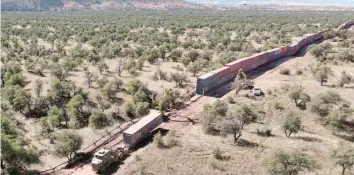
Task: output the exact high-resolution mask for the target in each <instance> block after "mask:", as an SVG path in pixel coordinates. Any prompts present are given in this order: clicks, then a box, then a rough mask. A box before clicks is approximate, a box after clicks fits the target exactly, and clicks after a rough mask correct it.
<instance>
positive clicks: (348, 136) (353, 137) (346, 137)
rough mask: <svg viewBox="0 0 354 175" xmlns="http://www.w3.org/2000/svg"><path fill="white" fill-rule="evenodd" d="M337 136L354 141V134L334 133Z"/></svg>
mask: <svg viewBox="0 0 354 175" xmlns="http://www.w3.org/2000/svg"><path fill="white" fill-rule="evenodd" d="M334 135H335V136H337V137H339V138H341V139H344V140H347V141H350V142H354V135H351V136H350V135H345V134H337V133H334Z"/></svg>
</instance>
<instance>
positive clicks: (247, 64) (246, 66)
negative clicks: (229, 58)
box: [240, 57, 251, 72]
mask: <svg viewBox="0 0 354 175" xmlns="http://www.w3.org/2000/svg"><path fill="white" fill-rule="evenodd" d="M240 60H241V68H242V70H243V72H248V71H250V70H251V60H250V59H249V57H246V58H242V59H240Z"/></svg>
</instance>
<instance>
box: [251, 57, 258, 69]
mask: <svg viewBox="0 0 354 175" xmlns="http://www.w3.org/2000/svg"><path fill="white" fill-rule="evenodd" d="M249 60H250V62H251V63H250V64H251V68H250V69H251V70H253V69H255V68H257V67H258V66H259V59H258V55H253V56H251V57H249Z"/></svg>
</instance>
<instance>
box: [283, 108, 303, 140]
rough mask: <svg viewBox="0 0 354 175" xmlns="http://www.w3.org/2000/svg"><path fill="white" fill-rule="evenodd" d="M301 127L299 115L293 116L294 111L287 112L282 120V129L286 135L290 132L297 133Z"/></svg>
mask: <svg viewBox="0 0 354 175" xmlns="http://www.w3.org/2000/svg"><path fill="white" fill-rule="evenodd" d="M300 129H301V120H300V117H298V116H295V114H294V113H289V114H288V115H287V116H286V118H285V120H284V122H283V130H284V133H285V135H286V136H287V137H290V135H291V134H292V133H297V132H299V131H300Z"/></svg>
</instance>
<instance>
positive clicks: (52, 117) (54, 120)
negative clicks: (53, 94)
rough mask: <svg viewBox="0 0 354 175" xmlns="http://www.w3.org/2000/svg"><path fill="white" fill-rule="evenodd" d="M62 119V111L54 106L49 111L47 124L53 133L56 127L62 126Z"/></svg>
mask: <svg viewBox="0 0 354 175" xmlns="http://www.w3.org/2000/svg"><path fill="white" fill-rule="evenodd" d="M62 118H63V114H62V111H60V109H59V108H58V107H56V106H54V107H51V108H50V110H49V111H48V117H47V122H48V125H49V126H50V127H51V128H52V130H53V131H54V129H55V128H56V127H59V126H60V121H61V120H62Z"/></svg>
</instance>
